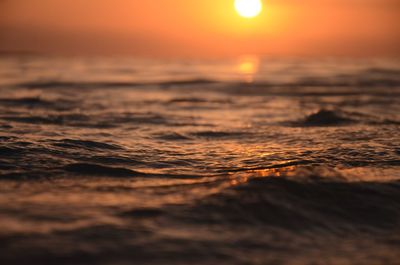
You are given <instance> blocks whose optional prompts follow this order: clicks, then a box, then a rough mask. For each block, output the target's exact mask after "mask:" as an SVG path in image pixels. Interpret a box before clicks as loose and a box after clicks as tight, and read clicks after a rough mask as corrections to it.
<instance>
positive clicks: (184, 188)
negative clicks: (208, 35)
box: [0, 56, 400, 265]
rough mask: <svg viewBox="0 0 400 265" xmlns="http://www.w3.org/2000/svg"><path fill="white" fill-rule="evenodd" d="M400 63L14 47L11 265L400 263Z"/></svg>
mask: <svg viewBox="0 0 400 265" xmlns="http://www.w3.org/2000/svg"><path fill="white" fill-rule="evenodd" d="M399 131H400V62H399V60H395V59H390V60H387V59H368V60H366V59H364V60H350V59H348V60H343V59H340V60H339V59H324V60H302V59H292V60H278V59H271V58H270V59H268V58H263V59H260V58H256V57H251V56H247V57H242V58H238V59H232V60H214V61H212V60H209V61H194V60H193V61H159V60H143V59H132V58H78V57H76V58H61V57H39V56H36V57H34V56H32V57H29V56H20V57H12V56H8V57H2V58H0V262H1V264H156V265H157V264H160V265H161V264H162V265H164V264H182V265H186V264H193V265H195V264H199V265H200V264H210V265H211V264H212V265H214V264H229V265H235V264H260V265H261V264H263V265H264V264H274V265H275V264H277V265H278V264H295V265H297V264H299V265H301V264H304V265H306V264H371V265H372V264H374V265H376V264H387V265H389V264H399V263H398V262H399V260H400V168H399V166H400V137H399Z"/></svg>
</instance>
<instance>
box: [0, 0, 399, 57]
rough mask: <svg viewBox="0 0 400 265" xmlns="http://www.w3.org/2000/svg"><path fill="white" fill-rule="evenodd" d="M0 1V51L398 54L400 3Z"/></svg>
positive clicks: (322, 0) (176, 54) (326, 0)
mask: <svg viewBox="0 0 400 265" xmlns="http://www.w3.org/2000/svg"><path fill="white" fill-rule="evenodd" d="M264 3H265V9H264V12H263V13H262V15H261V16H259V17H257V18H255V19H250V20H249V19H244V18H241V17H239V16H238V15H237V13H236V12H235V10H234V8H233V0H199V1H195V0H152V1H151V0H0V50H24V51H37V52H44V53H56V54H57V53H60V54H104V55H111V54H132V55H136V56H150V57H152V56H163V57H221V56H237V55H242V54H260V55H263V54H266V55H279V56H297V55H315V56H318V55H321V56H336V55H344V56H392V55H396V56H398V55H400V48H399V47H400V16H399V15H398V14H399V12H400V1H399V0H264Z"/></svg>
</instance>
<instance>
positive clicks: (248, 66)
mask: <svg viewBox="0 0 400 265" xmlns="http://www.w3.org/2000/svg"><path fill="white" fill-rule="evenodd" d="M259 67H260V59H259V58H258V57H256V56H244V57H241V58H240V59H239V63H238V68H237V70H238V72H239V74H240V75H241V76H243V78H244V81H245V82H247V83H252V82H253V81H254V76H255V74H257V72H258V70H259Z"/></svg>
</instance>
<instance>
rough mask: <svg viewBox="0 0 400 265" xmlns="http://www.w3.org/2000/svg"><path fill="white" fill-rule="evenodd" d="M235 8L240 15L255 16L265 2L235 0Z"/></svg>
mask: <svg viewBox="0 0 400 265" xmlns="http://www.w3.org/2000/svg"><path fill="white" fill-rule="evenodd" d="M235 8H236V11H237V12H238V13H239V15H240V16H242V17H245V18H253V17H256V16H258V15H259V14H260V13H261V11H262V9H263V4H262V2H261V0H235Z"/></svg>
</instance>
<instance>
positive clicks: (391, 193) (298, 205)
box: [183, 175, 400, 233]
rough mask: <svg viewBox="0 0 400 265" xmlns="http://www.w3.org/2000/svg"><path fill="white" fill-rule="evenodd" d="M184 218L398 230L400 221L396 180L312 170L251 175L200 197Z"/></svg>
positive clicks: (294, 227) (286, 226)
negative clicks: (297, 175)
mask: <svg viewBox="0 0 400 265" xmlns="http://www.w3.org/2000/svg"><path fill="white" fill-rule="evenodd" d="M321 179H322V181H321ZM183 218H185V220H186V221H187V220H188V219H189V220H190V221H191V222H194V223H207V224H221V223H225V224H230V225H233V226H239V225H255V226H267V227H278V228H283V229H285V230H291V231H299V230H304V229H325V231H326V232H328V233H336V231H337V230H341V231H343V230H347V229H350V228H351V229H354V230H358V231H362V230H363V229H365V228H368V229H372V230H374V231H376V230H389V231H396V230H397V229H398V227H399V225H400V181H391V182H347V181H337V180H336V179H327V178H320V177H318V176H316V177H313V175H310V176H309V177H306V178H304V177H303V178H300V179H296V178H295V177H293V178H286V177H267V178H253V179H250V180H249V181H248V182H246V183H245V184H241V185H238V186H236V187H234V188H231V189H229V190H227V191H225V192H222V193H219V194H215V195H212V196H210V197H208V198H206V199H202V200H201V201H198V202H197V203H196V204H195V205H194V206H193V207H192V208H191V209H190V211H189V212H186V214H185V216H184V217H183Z"/></svg>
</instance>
